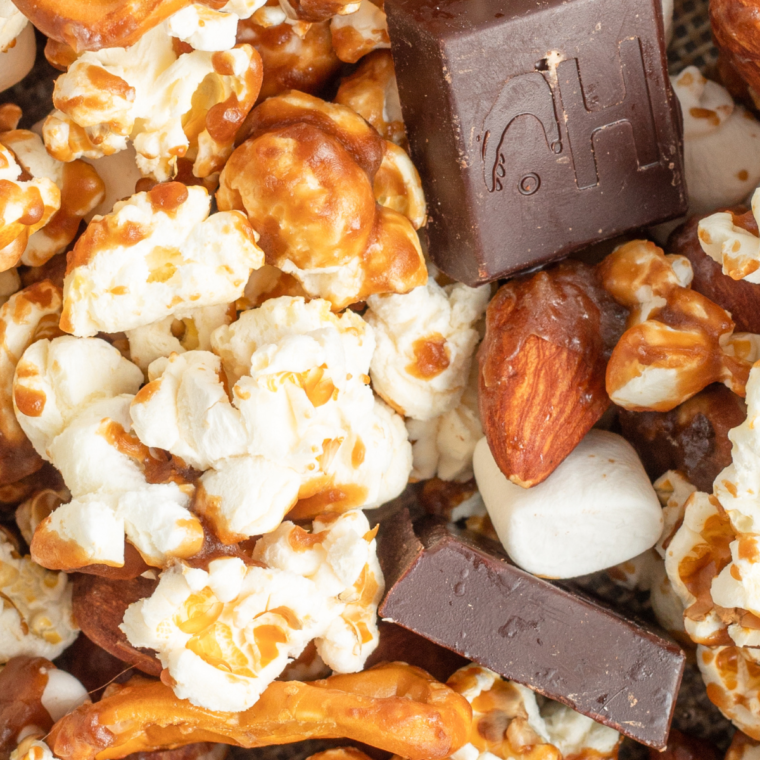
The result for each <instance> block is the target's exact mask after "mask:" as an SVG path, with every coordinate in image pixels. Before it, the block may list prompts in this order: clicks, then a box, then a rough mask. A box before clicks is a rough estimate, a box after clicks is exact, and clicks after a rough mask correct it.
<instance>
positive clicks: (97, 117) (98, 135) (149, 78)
mask: <svg viewBox="0 0 760 760" xmlns="http://www.w3.org/2000/svg"><path fill="white" fill-rule="evenodd" d="M193 7H195V6H193ZM188 13H192V11H188V10H187V9H185V11H180V14H182V15H181V16H180V19H179V20H178V21H176V22H175V21H173V20H172V19H171V18H170V19H168V20H167V21H166V22H164V23H162V24H159V25H158V26H156V27H155V28H153V29H151V30H150V31H148V32H146V33H145V34H144V35H143V36H142V37H141V38H140V40H139V41H138V42H137V43H136V44H134V45H132V46H131V47H127V48H116V47H115V48H103V49H101V50H98V51H87V52H85V53H83V54H82V55H80V56H79V57H78V58H77V60H76V61H75V62H74V63H73V64H72V65H71V66H70V67H69V69H68V71H67V72H66V73H65V74H62V75H61V76H60V77H59V78H58V80H57V81H56V85H55V91H54V93H53V103H54V104H55V107H56V110H55V111H53V113H52V114H51V115H50V116H48V118H47V120H46V121H45V125H44V127H43V136H44V139H45V145H46V146H47V148H48V150H49V151H50V153H51V155H53V156H55V157H56V158H58V159H59V160H61V161H71V160H73V159H75V158H81V157H87V158H93V159H95V158H99V157H101V156H104V155H111V154H113V153H117V152H119V151H121V150H124V149H125V148H126V147H127V145H128V144H129V143H130V142H131V143H133V144H134V147H135V150H136V152H137V165H138V167H139V169H140V171H141V172H142V173H143V175H150V176H153V177H154V178H155V179H157V180H158V181H164V180H167V179H170V178H171V177H173V176H174V175H175V173H176V170H177V157H180V156H184V157H186V158H188V159H190V160H193V162H194V164H193V172H194V174H195V176H197V177H202V178H203V177H208V176H209V175H211V174H213V173H214V172H217V171H219V170H220V169H221V167H222V166H223V164H224V161H225V160H226V159H227V158H228V157H229V155H230V153H231V152H232V147H233V146H232V142H233V138H234V133H233V134H232V135H227V134H226V131H227V130H224V129H223V128H221V127H220V125H209V124H207V123H206V116H207V114H208V112H209V111H210V110H211V109H212V108H213V107H214V106H216V105H218V104H221V103H225V102H226V101H228V100H230V99H232V100H234V101H235V102H236V103H238V104H240V107H241V108H242V109H243V110H244V111H246V112H247V111H248V110H249V109H250V107H251V106H252V105H253V101H254V100H255V98H256V96H257V94H258V89H257V87H258V84H259V79H258V76H257V74H258V66H260V59H259V57H258V54H257V53H256V51H255V50H254V49H253V48H252V47H251V46H250V45H238V46H236V47H234V48H232V49H226V46H227V45H228V44H229V43H230V42H233V43H234V39H231V38H230V30H231V29H232V25H233V23H234V20H233V19H234V16H230V17H229V18H228V19H226V20H224V21H223V23H214V24H209V25H208V28H206V27H205V26H204V27H203V28H201V26H200V24H201V22H203V19H202V18H200V17H199V18H198V25H197V26H196V31H195V32H193V31H192V30H191V29H187V28H186V26H187V24H186V22H187V19H188V18H189V17H188ZM200 13H201V15H205V14H206V13H210V14H212V15H213V14H214V12H213V11H208V10H207V9H204V10H202V11H201V12H200ZM216 15H217V17H218V15H219V14H216ZM173 26H179V27H184V28H185V32H189V38H192V39H194V40H195V41H196V42H198V44H202V45H203V46H204V47H205V48H207V49H206V50H192V51H191V52H189V53H186V54H184V55H179V53H178V51H176V50H175V47H174V44H173V42H172V28H173ZM190 26H191V27H192V23H191V24H190ZM233 34H234V33H233ZM212 51H216V52H212ZM230 102H232V101H230ZM222 132H225V134H222ZM217 138H221V139H217Z"/></svg>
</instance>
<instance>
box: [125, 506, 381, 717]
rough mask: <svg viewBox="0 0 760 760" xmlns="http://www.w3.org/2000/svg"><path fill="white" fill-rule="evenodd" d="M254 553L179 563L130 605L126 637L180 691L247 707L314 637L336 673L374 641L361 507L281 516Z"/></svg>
mask: <svg viewBox="0 0 760 760" xmlns="http://www.w3.org/2000/svg"><path fill="white" fill-rule="evenodd" d="M254 560H256V563H255V564H253V565H250V566H246V565H245V564H244V562H243V560H241V559H239V558H234V557H229V558H224V557H223V558H220V559H215V560H213V561H212V562H210V563H209V566H208V570H207V571H204V570H201V569H195V568H191V567H189V566H186V565H175V566H174V567H173V568H171V569H169V570H166V571H164V573H162V575H161V579H160V581H159V584H158V587H157V588H156V591H155V592H154V593H153V595H152V596H150V597H149V598H148V599H144V600H142V601H140V602H137V603H136V604H133V605H132V606H131V607H129V609H128V610H127V611H126V613H125V615H124V623H123V625H122V626H121V629H122V630H123V631H124V632H125V633H126V635H127V639H128V640H129V642H130V643H131V644H132V645H133V646H137V647H147V648H149V649H154V650H156V651H157V652H158V657H159V659H160V660H161V663H162V664H163V666H164V668H165V669H166V671H168V676H170V678H171V683H172V688H173V689H174V693H175V694H176V695H177V696H178V697H179V698H181V699H187V700H189V701H190V702H191V703H192V704H194V705H197V706H199V707H204V708H207V709H209V710H219V711H223V712H241V711H243V710H247V709H249V708H250V707H252V706H253V705H254V704H255V703H256V701H257V700H258V699H259V697H260V696H261V694H262V692H263V691H264V690H265V689H266V687H267V686H268V685H269V684H270V683H271V682H272V681H273V680H274V679H275V678H276V677H277V676H278V675H280V673H281V672H282V671H283V669H284V667H285V665H286V664H287V663H288V661H289V660H292V659H295V658H296V657H298V656H299V655H300V654H301V653H302V652H303V650H304V649H305V647H306V645H307V644H308V643H309V642H310V641H312V640H313V639H316V645H317V651H318V652H319V653H320V655H321V656H322V658H323V659H324V660H325V661H326V663H327V664H328V665H329V666H331V667H332V669H333V670H335V671H337V672H356V671H358V670H361V669H362V667H363V666H364V661H365V660H366V658H367V656H368V655H369V654H370V653H371V652H372V651H373V650H374V648H375V647H376V646H377V638H378V633H377V624H376V617H377V605H378V603H379V601H380V598H381V596H382V593H383V588H384V585H383V575H382V571H381V570H380V566H379V564H378V562H377V555H376V547H375V540H374V533H373V532H371V531H370V530H369V523H368V522H367V519H366V517H364V515H363V514H362V513H361V512H348V513H346V514H344V515H341V516H340V517H338V518H337V519H330V520H328V519H324V520H320V519H318V520H315V521H314V525H313V527H312V532H311V533H308V532H306V531H304V530H303V528H300V527H297V526H295V525H294V524H293V523H290V522H285V523H283V524H282V525H281V526H280V528H278V530H277V531H275V532H274V533H271V534H269V535H268V536H266V537H264V538H263V539H261V540H260V541H259V542H258V544H257V545H256V549H255V551H254Z"/></svg>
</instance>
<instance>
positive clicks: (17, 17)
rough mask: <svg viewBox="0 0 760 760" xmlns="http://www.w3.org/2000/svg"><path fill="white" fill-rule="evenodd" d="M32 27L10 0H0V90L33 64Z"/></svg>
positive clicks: (8, 85)
mask: <svg viewBox="0 0 760 760" xmlns="http://www.w3.org/2000/svg"><path fill="white" fill-rule="evenodd" d="M36 52H37V43H36V42H35V39H34V29H33V28H32V25H31V24H29V23H28V22H27V18H26V16H24V14H23V13H21V11H20V10H18V8H16V6H15V5H14V4H13V2H12V0H0V92H2V91H3V90H7V89H8V88H9V87H13V85H14V84H17V83H18V82H20V81H21V80H22V79H23V78H24V77H25V76H26V75H27V74H28V73H29V72H30V71H31V70H32V66H34V57H35V53H36Z"/></svg>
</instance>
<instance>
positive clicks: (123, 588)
mask: <svg viewBox="0 0 760 760" xmlns="http://www.w3.org/2000/svg"><path fill="white" fill-rule="evenodd" d="M73 578H74V594H73V597H72V601H73V606H74V619H75V620H76V621H77V625H78V626H79V627H80V628H81V629H82V632H83V633H84V634H85V636H87V638H88V639H90V640H91V641H94V642H95V643H96V644H97V645H98V646H99V647H102V648H103V649H105V650H106V652H108V653H109V654H112V655H113V656H114V657H116V658H118V659H119V660H121V661H122V662H126V663H128V664H130V665H134V666H135V667H136V668H139V669H140V670H142V671H143V673H147V674H148V675H152V676H158V675H160V674H161V670H162V668H161V663H160V662H159V661H158V659H157V658H156V656H155V654H153V652H152V651H151V650H149V649H136V648H135V647H133V646H132V645H131V644H130V643H129V642H128V641H127V637H126V636H125V635H124V634H123V633H122V632H121V631H120V630H119V625H121V622H122V620H123V619H124V613H125V612H126V610H127V607H129V605H130V604H132V603H133V602H137V601H139V600H140V599H145V598H146V597H148V596H150V595H151V594H152V593H153V592H154V591H155V589H156V586H157V584H158V582H157V581H152V580H149V579H147V578H139V577H138V578H132V579H131V580H112V579H110V578H103V577H101V576H98V575H82V574H79V573H77V574H76V575H74V576H73Z"/></svg>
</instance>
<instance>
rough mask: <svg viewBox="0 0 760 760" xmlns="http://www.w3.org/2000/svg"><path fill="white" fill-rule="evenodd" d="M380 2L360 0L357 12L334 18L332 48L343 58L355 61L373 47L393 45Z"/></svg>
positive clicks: (345, 60)
mask: <svg viewBox="0 0 760 760" xmlns="http://www.w3.org/2000/svg"><path fill="white" fill-rule="evenodd" d="M381 6H382V3H373V2H372V0H361V4H360V5H359V9H358V10H357V11H356V12H354V13H352V14H350V15H347V16H335V18H333V19H332V21H331V22H330V30H331V32H332V43H333V48H334V49H335V52H336V54H337V56H338V58H340V60H341V61H344V62H345V63H356V62H357V61H358V60H359V59H360V58H361V57H362V56H365V55H367V53H371V52H372V51H373V50H379V49H381V48H389V47H390V46H391V40H390V37H389V36H388V22H387V21H386V19H385V13H384V11H383V9H382V7H381Z"/></svg>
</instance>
